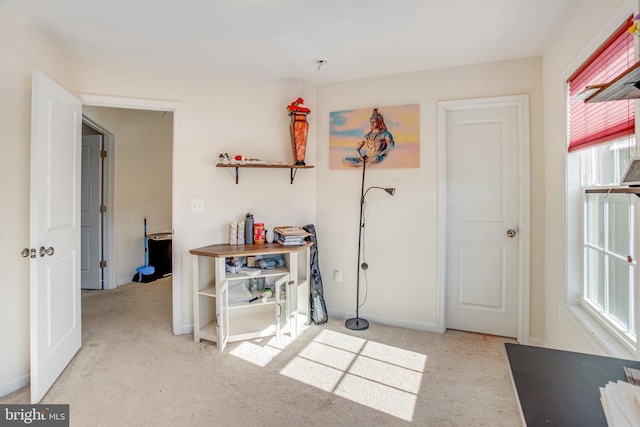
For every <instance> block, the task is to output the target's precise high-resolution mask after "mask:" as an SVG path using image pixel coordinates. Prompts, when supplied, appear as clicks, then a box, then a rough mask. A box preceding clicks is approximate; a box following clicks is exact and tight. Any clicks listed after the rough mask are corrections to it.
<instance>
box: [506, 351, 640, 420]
mask: <svg viewBox="0 0 640 427" xmlns="http://www.w3.org/2000/svg"><path fill="white" fill-rule="evenodd" d="M505 348H506V351H507V358H508V360H509V365H510V367H511V376H512V379H513V383H514V387H515V389H516V394H517V396H518V399H519V401H520V412H521V415H522V417H523V419H524V421H525V422H526V425H527V426H529V427H533V426H562V427H567V426H580V427H588V426H604V427H606V426H607V420H606V418H605V415H604V411H603V409H602V404H601V403H600V389H599V388H600V387H604V386H605V385H606V384H607V383H608V382H609V381H613V382H615V381H618V380H623V381H624V380H625V376H624V370H623V367H625V366H627V367H630V368H636V369H640V362H638V361H633V360H625V359H616V358H613V357H603V356H594V355H590V354H583V353H575V352H570V351H562V350H553V349H549V348H543V347H532V346H527V345H520V344H511V343H506V344H505Z"/></svg>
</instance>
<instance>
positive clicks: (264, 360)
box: [229, 337, 293, 368]
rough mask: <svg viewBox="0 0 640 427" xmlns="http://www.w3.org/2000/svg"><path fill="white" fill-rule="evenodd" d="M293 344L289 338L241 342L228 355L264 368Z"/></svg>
mask: <svg viewBox="0 0 640 427" xmlns="http://www.w3.org/2000/svg"><path fill="white" fill-rule="evenodd" d="M292 342H293V339H291V338H289V337H282V338H280V339H277V338H276V337H272V338H269V339H264V338H262V339H257V340H253V341H243V342H241V343H240V344H238V346H236V347H235V348H234V349H232V350H230V351H229V353H230V354H232V355H233V356H235V357H238V358H240V359H242V360H245V361H247V362H249V363H253V364H254V365H257V366H260V367H262V368H264V367H265V366H267V365H268V364H269V363H271V362H272V361H273V359H275V358H276V357H277V356H278V355H279V354H280V353H281V352H282V350H284V349H285V348H287V347H288V346H289V344H291V343H292Z"/></svg>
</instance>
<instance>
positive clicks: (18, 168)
mask: <svg viewBox="0 0 640 427" xmlns="http://www.w3.org/2000/svg"><path fill="white" fill-rule="evenodd" d="M34 68H39V69H41V70H43V71H45V72H46V73H47V74H49V75H50V76H51V77H53V78H54V79H56V80H57V81H58V82H61V83H63V84H64V82H65V77H66V68H65V60H64V56H63V55H62V53H61V52H60V50H58V48H57V47H56V46H55V45H54V44H52V43H51V41H50V40H49V39H47V38H46V37H45V36H44V35H43V34H41V33H39V32H38V31H34V30H33V29H32V28H28V27H24V26H22V25H20V24H17V23H15V22H11V21H7V20H6V19H3V18H2V17H0V76H1V77H0V131H1V132H2V135H1V137H0V144H1V147H2V156H0V195H2V209H0V224H2V225H1V226H0V242H1V244H0V271H1V272H2V279H1V281H0V325H1V326H0V342H1V343H2V344H1V345H0V396H1V395H4V394H6V393H8V392H10V391H13V390H15V389H17V388H19V387H22V386H24V385H26V384H27V383H28V381H29V262H30V261H29V258H22V257H21V256H20V251H21V250H22V248H24V247H28V246H29V161H30V138H31V72H32V70H33V69H34Z"/></svg>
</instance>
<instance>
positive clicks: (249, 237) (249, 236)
mask: <svg viewBox="0 0 640 427" xmlns="http://www.w3.org/2000/svg"><path fill="white" fill-rule="evenodd" d="M244 242H245V243H246V244H247V245H253V215H252V214H250V213H248V214H247V216H246V217H245V219H244Z"/></svg>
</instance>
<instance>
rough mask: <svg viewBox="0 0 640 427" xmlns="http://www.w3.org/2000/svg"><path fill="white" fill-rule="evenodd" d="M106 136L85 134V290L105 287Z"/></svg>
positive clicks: (82, 209)
mask: <svg viewBox="0 0 640 427" xmlns="http://www.w3.org/2000/svg"><path fill="white" fill-rule="evenodd" d="M101 151H102V135H83V136H82V168H81V169H82V191H81V202H80V212H81V214H80V216H81V221H82V228H81V232H80V242H81V244H80V249H81V256H80V277H81V283H82V289H102V288H103V285H102V266H101V264H100V262H101V261H102V252H103V251H102V211H101V210H100V207H101V205H102V157H101V156H100V152H101Z"/></svg>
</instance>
